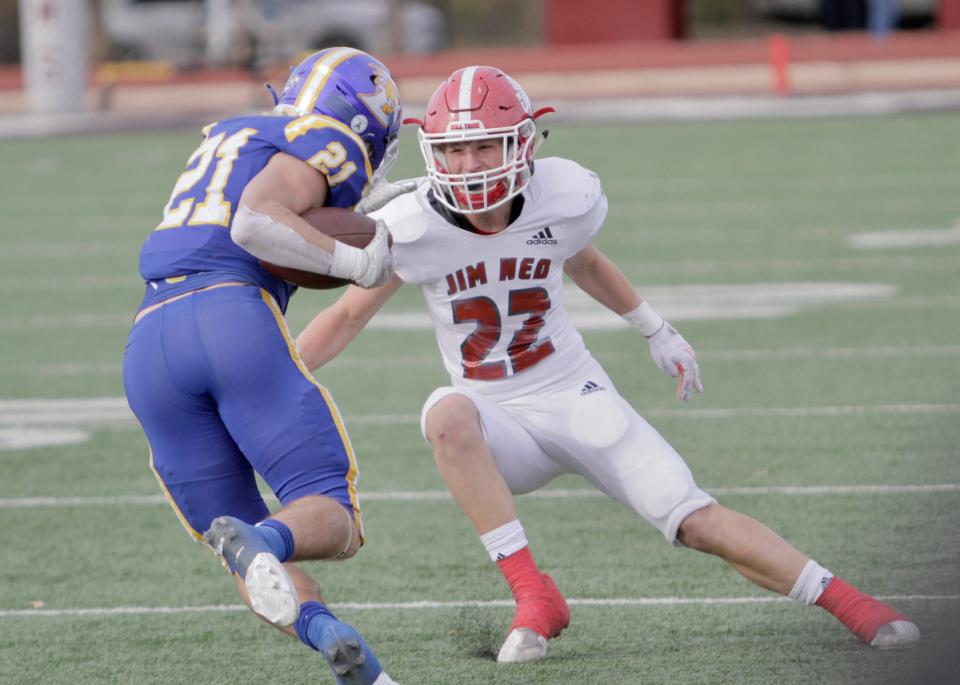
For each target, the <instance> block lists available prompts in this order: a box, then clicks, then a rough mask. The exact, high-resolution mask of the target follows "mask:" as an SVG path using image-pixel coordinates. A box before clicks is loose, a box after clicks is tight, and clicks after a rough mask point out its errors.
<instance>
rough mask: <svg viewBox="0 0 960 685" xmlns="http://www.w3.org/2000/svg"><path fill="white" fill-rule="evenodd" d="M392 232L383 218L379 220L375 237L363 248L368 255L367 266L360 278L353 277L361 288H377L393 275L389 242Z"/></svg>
mask: <svg viewBox="0 0 960 685" xmlns="http://www.w3.org/2000/svg"><path fill="white" fill-rule="evenodd" d="M389 238H390V232H389V231H388V230H387V225H386V224H385V223H383V221H382V220H380V219H378V220H377V232H376V233H374V234H373V239H372V240H371V241H370V243H369V244H368V245H367V246H366V247H365V248H363V250H362V251H363V253H364V254H365V255H366V256H367V266H366V268H365V269H364V270H363V272H362V273H361V274H360V276H359V278H355V279H353V280H354V282H355V283H356V284H357V285H359V286H360V287H361V288H375V287H377V286H378V285H383V284H384V283H386V282H387V281H388V280H389V278H390V276H392V275H393V254H391V252H390V245H389V243H388V241H389Z"/></svg>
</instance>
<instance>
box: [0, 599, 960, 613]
mask: <svg viewBox="0 0 960 685" xmlns="http://www.w3.org/2000/svg"><path fill="white" fill-rule="evenodd" d="M877 599H879V600H881V601H884V602H955V601H957V600H958V599H960V595H878V596H877ZM789 601H791V600H790V599H788V598H787V597H779V596H771V597H613V598H602V599H593V598H588V597H583V598H576V597H574V598H569V597H568V598H567V603H568V604H572V605H574V606H596V607H606V606H619V607H625V606H678V605H687V606H689V605H696V606H709V605H738V604H774V603H783V602H789ZM330 606H331V608H333V609H334V610H340V611H342V610H351V609H352V610H356V611H383V610H421V609H462V608H471V607H476V608H482V607H504V608H512V607H513V606H514V601H513V600H512V599H510V600H506V599H494V600H487V601H482V600H459V601H456V600H455V601H434V600H420V601H412V602H345V603H343V604H331V605H330ZM241 611H248V609H247V607H246V605H244V604H211V605H206V606H193V607H191V606H181V607H91V608H84V609H79V608H78V609H0V618H34V617H41V618H46V617H63V616H75V617H84V616H123V615H127V616H129V615H135V616H142V615H150V614H154V615H156V614H160V615H163V614H208V613H228V612H241Z"/></svg>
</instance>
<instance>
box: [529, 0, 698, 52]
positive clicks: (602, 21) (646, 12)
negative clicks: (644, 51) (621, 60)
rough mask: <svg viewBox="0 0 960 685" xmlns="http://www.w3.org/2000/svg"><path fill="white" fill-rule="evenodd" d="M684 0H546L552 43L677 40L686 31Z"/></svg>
mask: <svg viewBox="0 0 960 685" xmlns="http://www.w3.org/2000/svg"><path fill="white" fill-rule="evenodd" d="M683 4H684V3H683V0H593V1H592V2H591V1H590V0H546V2H545V4H544V14H545V17H546V19H545V22H546V26H545V28H546V39H547V43H548V44H549V45H569V44H574V43H609V42H616V41H634V40H678V39H681V38H683V37H684V35H685V33H686V26H685V24H686V22H685V17H684V11H683Z"/></svg>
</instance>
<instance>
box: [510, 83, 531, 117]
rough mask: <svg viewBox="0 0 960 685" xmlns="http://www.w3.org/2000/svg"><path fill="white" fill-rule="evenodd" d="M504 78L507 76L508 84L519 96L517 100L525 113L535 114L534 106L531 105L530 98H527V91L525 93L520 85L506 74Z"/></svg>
mask: <svg viewBox="0 0 960 685" xmlns="http://www.w3.org/2000/svg"><path fill="white" fill-rule="evenodd" d="M504 76H506V79H507V83H509V84H510V86H511V87H512V88H513V91H514V92H515V93H516V94H517V99H518V100H519V101H520V106H521V107H523V111H524V112H526V113H527V114H530V113H531V112H533V105H532V104H530V98H529V97H527V93H526V91H524V90H523V88H522V87H521V86H520V84H519V83H517V82H516V81H514V80H513V79H512V78H510V77H509V76H507V75H506V74H504Z"/></svg>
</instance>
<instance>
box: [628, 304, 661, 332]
mask: <svg viewBox="0 0 960 685" xmlns="http://www.w3.org/2000/svg"><path fill="white" fill-rule="evenodd" d="M622 316H623V318H624V319H625V320H626V322H627V323H628V324H630V325H631V326H633V327H634V328H636V329H637V330H638V331H639V332H640V335H642V336H644V337H645V338H649V337H650V336H652V335H654V334H655V333H656V332H657V331H659V330H660V329H661V328H663V324H664V321H663V317H662V316H660V315H659V314H657V313H656V312H655V311H653V307H651V306H650V304H649V303H647V302H644V303H643V304H641V305H640V306H639V307H637V308H636V309H634V310H633V311H629V312H627V313H626V314H623V315H622Z"/></svg>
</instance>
